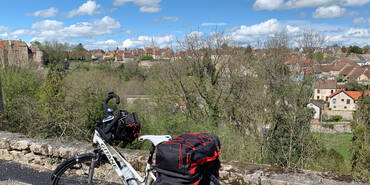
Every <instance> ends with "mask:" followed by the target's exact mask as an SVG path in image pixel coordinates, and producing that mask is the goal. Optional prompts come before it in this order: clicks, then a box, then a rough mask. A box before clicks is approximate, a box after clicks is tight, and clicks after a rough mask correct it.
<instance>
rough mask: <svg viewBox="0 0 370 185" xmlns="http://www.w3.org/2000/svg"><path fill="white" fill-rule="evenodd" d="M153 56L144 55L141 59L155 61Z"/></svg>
mask: <svg viewBox="0 0 370 185" xmlns="http://www.w3.org/2000/svg"><path fill="white" fill-rule="evenodd" d="M153 59H154V58H153V56H152V55H144V56H142V57H141V60H153Z"/></svg>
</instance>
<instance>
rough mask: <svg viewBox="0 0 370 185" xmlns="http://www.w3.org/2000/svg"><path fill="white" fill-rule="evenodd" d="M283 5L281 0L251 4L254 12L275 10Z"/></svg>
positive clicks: (257, 0)
mask: <svg viewBox="0 0 370 185" xmlns="http://www.w3.org/2000/svg"><path fill="white" fill-rule="evenodd" d="M282 5H283V0H256V2H255V3H254V4H253V8H254V9H255V10H277V9H280V7H281V6H282Z"/></svg>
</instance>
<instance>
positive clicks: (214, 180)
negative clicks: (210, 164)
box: [208, 173, 221, 185]
mask: <svg viewBox="0 0 370 185" xmlns="http://www.w3.org/2000/svg"><path fill="white" fill-rule="evenodd" d="M208 178H209V179H210V183H209V185H221V183H220V181H219V180H218V179H217V177H215V176H214V175H213V174H212V173H208Z"/></svg>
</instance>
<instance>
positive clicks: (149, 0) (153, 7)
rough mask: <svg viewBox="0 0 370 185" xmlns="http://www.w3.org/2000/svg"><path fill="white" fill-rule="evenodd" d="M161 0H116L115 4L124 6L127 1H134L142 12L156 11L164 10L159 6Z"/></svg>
mask: <svg viewBox="0 0 370 185" xmlns="http://www.w3.org/2000/svg"><path fill="white" fill-rule="evenodd" d="M160 2H161V0H114V2H113V5H115V6H123V5H124V4H126V3H133V4H134V5H136V6H139V7H140V12H145V13H156V12H160V11H161V10H162V8H161V7H160V6H159V3H160Z"/></svg>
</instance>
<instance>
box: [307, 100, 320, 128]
mask: <svg viewBox="0 0 370 185" xmlns="http://www.w3.org/2000/svg"><path fill="white" fill-rule="evenodd" d="M307 107H308V108H312V109H313V110H314V112H315V114H314V116H313V120H312V122H313V123H319V122H321V119H322V117H321V115H322V110H323V105H322V104H321V103H319V102H317V101H312V102H311V103H309V104H308V105H307Z"/></svg>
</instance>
